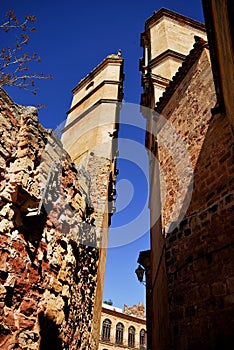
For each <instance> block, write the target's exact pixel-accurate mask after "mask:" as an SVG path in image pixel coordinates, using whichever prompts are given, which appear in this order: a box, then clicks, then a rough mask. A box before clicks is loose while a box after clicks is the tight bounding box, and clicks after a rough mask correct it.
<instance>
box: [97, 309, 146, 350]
mask: <svg viewBox="0 0 234 350" xmlns="http://www.w3.org/2000/svg"><path fill="white" fill-rule="evenodd" d="M139 306H140V309H141V311H140V312H139ZM142 306H143V305H142V304H141V303H140V304H139V305H138V306H135V308H134V309H135V310H132V308H127V307H126V305H125V308H124V312H123V311H122V309H120V308H116V307H114V306H110V305H106V304H103V305H102V314H101V327H100V341H99V348H98V349H99V350H120V349H137V350H145V349H147V345H146V320H145V315H144V307H143V310H142ZM136 310H138V312H136ZM134 311H135V313H133V312H134Z"/></svg>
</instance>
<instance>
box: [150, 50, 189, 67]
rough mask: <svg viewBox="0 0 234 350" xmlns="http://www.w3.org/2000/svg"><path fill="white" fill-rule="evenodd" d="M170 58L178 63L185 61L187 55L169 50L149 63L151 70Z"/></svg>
mask: <svg viewBox="0 0 234 350" xmlns="http://www.w3.org/2000/svg"><path fill="white" fill-rule="evenodd" d="M169 57H171V58H174V59H176V60H178V61H184V60H185V58H186V55H183V54H181V53H179V52H177V51H174V50H171V49H168V50H166V51H164V52H162V53H161V54H160V55H158V56H156V57H155V58H153V59H152V60H150V61H149V66H150V68H151V69H152V68H153V67H155V66H156V65H157V64H159V63H161V62H162V61H164V60H166V59H167V58H169Z"/></svg>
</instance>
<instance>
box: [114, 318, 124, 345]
mask: <svg viewBox="0 0 234 350" xmlns="http://www.w3.org/2000/svg"><path fill="white" fill-rule="evenodd" d="M123 330H124V325H123V324H122V323H120V322H119V323H118V324H117V326H116V334H115V342H116V344H123Z"/></svg>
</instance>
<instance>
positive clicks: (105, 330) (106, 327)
mask: <svg viewBox="0 0 234 350" xmlns="http://www.w3.org/2000/svg"><path fill="white" fill-rule="evenodd" d="M110 329H111V321H110V320H108V319H107V318H106V319H105V320H104V321H103V322H102V340H106V341H109V340H110Z"/></svg>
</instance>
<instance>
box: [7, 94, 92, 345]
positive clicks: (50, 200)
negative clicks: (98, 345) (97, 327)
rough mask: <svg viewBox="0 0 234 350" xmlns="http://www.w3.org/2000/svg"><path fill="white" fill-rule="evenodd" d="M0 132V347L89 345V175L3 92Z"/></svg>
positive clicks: (30, 112) (30, 109)
mask: <svg viewBox="0 0 234 350" xmlns="http://www.w3.org/2000/svg"><path fill="white" fill-rule="evenodd" d="M0 129H1V140H0V178H1V184H0V220H1V221H0V241H1V244H0V249H1V253H0V279H1V286H0V298H1V300H0V320H1V322H0V327H1V331H0V348H1V349H8V350H9V349H39V348H40V349H41V350H43V349H49V348H51V349H94V348H95V345H94V343H95V341H96V340H95V339H93V337H92V327H93V325H92V317H93V316H92V311H93V307H94V302H95V291H96V282H97V266H98V260H99V253H98V250H97V249H96V248H95V247H94V246H95V243H96V242H95V236H96V235H95V229H94V226H93V222H94V219H95V216H94V214H93V213H92V212H93V210H92V204H91V200H90V195H89V191H90V177H89V175H88V174H87V172H85V171H84V170H83V169H82V168H76V167H75V166H74V164H73V163H72V162H71V160H70V158H69V156H68V155H67V154H66V152H64V151H63V149H62V147H61V144H60V142H59V141H58V139H57V138H56V136H55V135H52V134H51V132H49V131H47V130H45V129H43V127H41V126H40V124H39V123H38V119H37V110H36V109H35V108H33V107H22V106H18V105H16V104H15V103H14V102H13V101H12V100H11V99H10V98H9V97H8V96H7V94H6V93H5V92H4V91H3V90H1V91H0ZM46 144H47V148H45V146H46ZM45 149H46V150H47V151H45ZM52 163H53V166H54V167H53V169H52V171H51V168H50V166H51V164H52ZM49 176H50V181H49V182H48V183H47V179H48V177H49ZM41 185H42V188H41ZM43 188H45V189H46V192H45V190H44V189H43ZM43 193H44V201H43V205H42V207H41V210H39V209H40V204H41V196H42V195H43ZM87 240H88V242H89V246H87V245H85V244H82V242H83V243H87ZM90 243H91V244H90ZM92 243H93V246H92Z"/></svg>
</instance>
